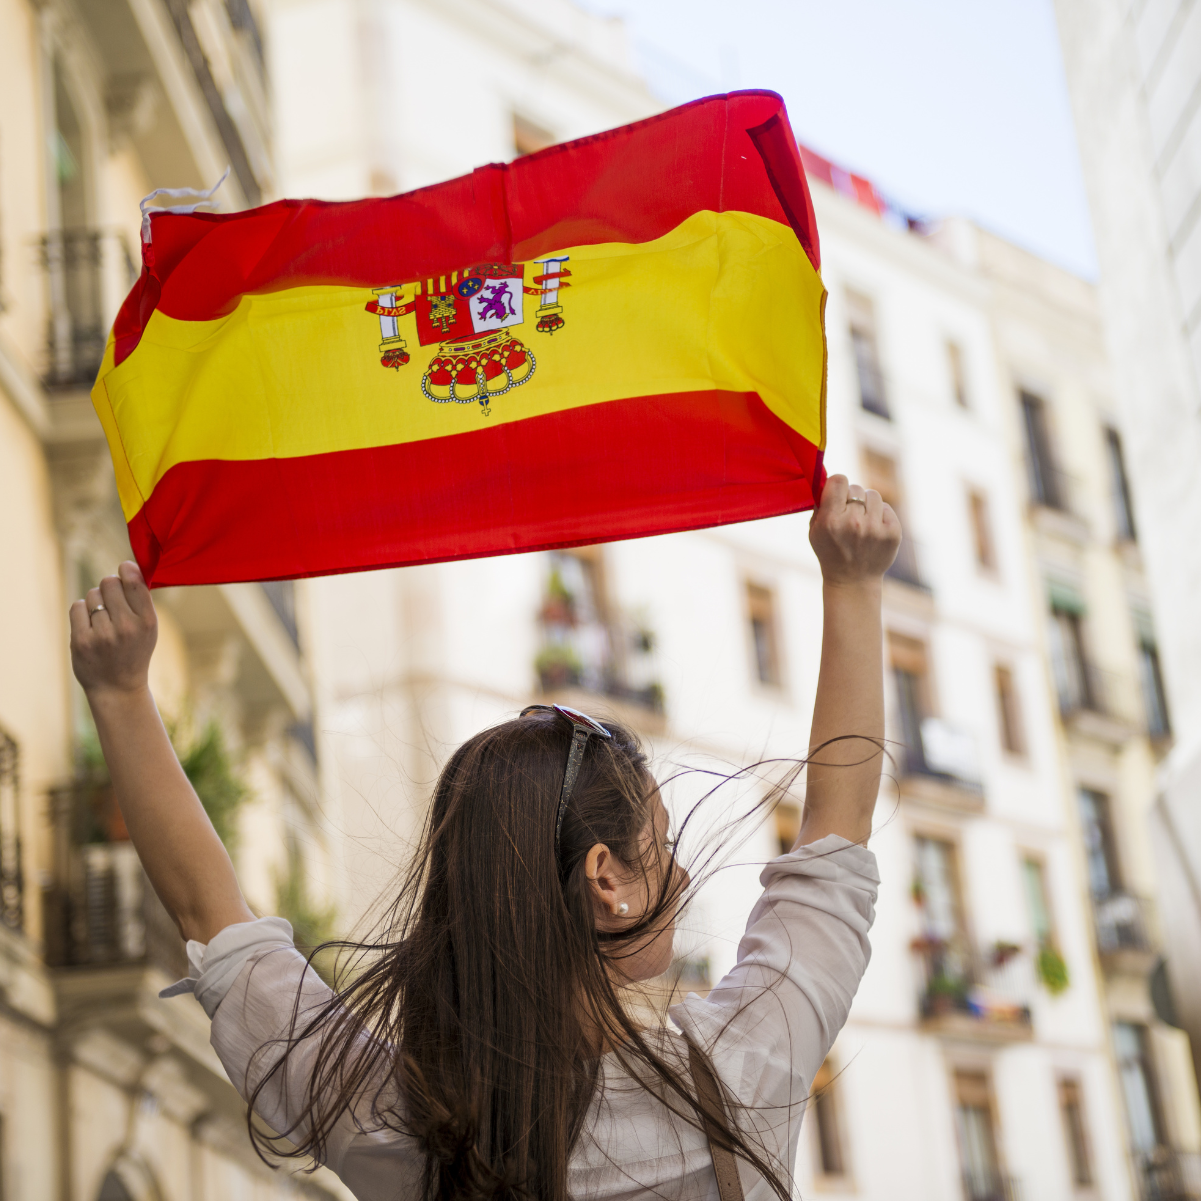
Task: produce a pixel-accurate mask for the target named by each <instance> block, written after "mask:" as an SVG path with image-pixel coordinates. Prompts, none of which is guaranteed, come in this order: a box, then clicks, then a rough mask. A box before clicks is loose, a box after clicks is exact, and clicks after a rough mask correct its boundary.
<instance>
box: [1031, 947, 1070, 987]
mask: <svg viewBox="0 0 1201 1201" xmlns="http://www.w3.org/2000/svg"><path fill="white" fill-rule="evenodd" d="M1034 970H1035V971H1036V972H1037V973H1038V978H1039V980H1040V981H1041V983H1042V986H1043V988H1045V989H1046V990H1047V992H1049V993H1050V994H1051V996H1053V997H1057V996H1059V994H1060V993H1061V992H1066V991H1067V987H1068V985H1069V984H1070V983H1071V979H1070V977H1069V976H1068V965H1067V961H1066V960H1065V959H1064V957H1063V955H1062V954H1060V951H1059V948H1058V947H1057V946H1055V944H1054V943H1050V942H1045V943H1043V945H1042V946H1041V947H1039V949H1038V958H1037V959H1036V960H1035V961H1034Z"/></svg>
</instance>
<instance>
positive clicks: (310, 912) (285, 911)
mask: <svg viewBox="0 0 1201 1201" xmlns="http://www.w3.org/2000/svg"><path fill="white" fill-rule="evenodd" d="M275 909H276V912H277V913H278V914H279V916H280V917H282V918H285V919H286V920H287V921H289V922H290V923H291V924H292V941H293V942H294V943H295V944H296V946H297V948H298V949H299V950H301V951H303V952H304V953H305V954H308V952H310V951H312V950H313V949H314V948H315V947H319V946H321V944H322V943H324V942H329V941H330V940H331V939H333V938H335V937H336V930H335V924H334V923H335V921H336V919H337V909H336V907H335V906H333V905H318V904H316V903H315V902H314V901H313V899H312V897H311V895H310V894H309V886H308V879H307V877H306V875H305V871H304V864H303V862H302V861H301V856H300V853H299V851H297V850H296V849H295V848H291V849H289V851H288V861H287V867H286V869H285V870H284V871H283V872H277V873H276V876H275ZM313 967H314V969H316V971H317V974H318V975H319V976H320V977H321V978H322V979H323V980H324V981H325V982H326V983H327V984H330V985H332V984H333V982H334V973H335V967H336V954H335V952H334V950H333V949H329V950H324V951H319V952H318V953H317V954H316V955H314V956H313Z"/></svg>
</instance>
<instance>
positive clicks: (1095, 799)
mask: <svg viewBox="0 0 1201 1201" xmlns="http://www.w3.org/2000/svg"><path fill="white" fill-rule="evenodd" d="M1077 800H1078V802H1079V805H1080V825H1081V832H1082V834H1083V836H1084V855H1085V859H1086V861H1087V864H1088V886H1089V891H1090V892H1091V893H1092V894H1093V897H1094V899H1097V898H1104V897H1108V896H1109V895H1110V894H1111V893H1114V892H1116V891H1117V890H1118V886H1119V883H1120V879H1121V876H1120V873H1119V871H1118V862H1117V854H1116V847H1115V844H1114V839H1113V826H1112V824H1111V823H1110V815H1109V797H1107V796H1106V795H1105V793H1103V792H1098V791H1097V790H1096V789H1095V788H1081V789H1080V791H1079V792H1078V793H1077Z"/></svg>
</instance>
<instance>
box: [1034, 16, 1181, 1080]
mask: <svg viewBox="0 0 1201 1201" xmlns="http://www.w3.org/2000/svg"><path fill="white" fill-rule="evenodd" d="M1055 10H1056V14H1057V17H1058V21H1059V31H1060V41H1061V44H1062V48H1063V58H1064V65H1065V67H1066V71H1067V80H1068V86H1069V91H1070V93H1071V99H1072V107H1073V111H1074V114H1075V119H1076V131H1077V135H1078V139H1079V145H1080V156H1081V163H1082V166H1083V168H1084V179H1085V184H1086V187H1087V189H1088V196H1089V204H1090V209H1091V212H1092V218H1093V229H1094V233H1095V236H1096V244H1097V256H1098V260H1099V264H1100V268H1101V278H1100V281H1099V295H1100V299H1101V307H1102V313H1103V317H1104V323H1105V333H1106V338H1107V342H1108V348H1109V353H1110V358H1111V360H1112V363H1113V368H1114V373H1115V374H1114V381H1115V395H1116V396H1117V397H1118V398H1119V399H1120V404H1119V405H1117V407H1116V409H1115V411H1114V417H1115V419H1116V421H1117V423H1118V427H1119V428H1120V430H1121V434H1122V438H1123V441H1124V445H1125V447H1126V450H1127V455H1128V462H1129V468H1130V483H1131V492H1132V501H1133V509H1134V512H1135V517H1136V520H1137V523H1138V532H1139V546H1140V549H1141V553H1142V554H1143V555H1144V556H1145V562H1146V570H1147V574H1148V576H1149V578H1150V580H1151V582H1152V584H1153V585H1154V587H1153V592H1152V608H1153V612H1154V615H1155V618H1156V629H1157V631H1158V634H1159V639H1160V641H1159V646H1160V652H1161V653H1160V660H1161V662H1162V669H1163V674H1164V682H1165V685H1166V691H1167V698H1168V702H1169V705H1170V715H1171V727H1172V736H1173V746H1172V747H1171V749H1170V751H1169V752H1168V754H1167V756H1166V758H1165V759H1164V762H1163V764H1162V768H1161V773H1160V785H1161V787H1160V794H1159V797H1158V799H1157V801H1156V803H1155V806H1154V808H1153V810H1152V814H1151V817H1152V831H1153V839H1154V862H1155V867H1156V878H1157V893H1158V896H1159V898H1160V901H1161V912H1162V915H1163V919H1164V935H1165V939H1166V943H1167V950H1168V962H1167V974H1166V982H1167V991H1168V994H1169V995H1170V997H1171V1001H1172V1004H1173V1006H1174V1009H1175V1011H1176V1012H1175V1020H1176V1021H1178V1022H1179V1023H1180V1025H1181V1026H1182V1027H1183V1028H1184V1029H1185V1030H1187V1031H1188V1033H1189V1036H1190V1038H1191V1040H1192V1047H1193V1057H1194V1063H1195V1064H1196V1065H1197V1066H1198V1070H1199V1071H1201V804H1199V801H1201V626H1199V625H1198V622H1197V604H1196V597H1197V594H1198V589H1199V588H1201V551H1199V550H1198V544H1197V538H1196V536H1195V533H1194V531H1195V530H1196V528H1197V524H1198V522H1199V521H1201V480H1199V479H1198V475H1197V470H1196V464H1197V462H1198V459H1199V457H1201V388H1199V386H1198V372H1199V370H1201V225H1199V223H1198V220H1197V218H1198V216H1199V215H1201V121H1199V120H1198V105H1197V98H1198V96H1199V95H1201V14H1198V13H1197V12H1196V11H1195V9H1194V7H1193V5H1191V4H1189V3H1184V2H1183V0H1162V2H1159V3H1126V2H1125V0H1056V4H1055Z"/></svg>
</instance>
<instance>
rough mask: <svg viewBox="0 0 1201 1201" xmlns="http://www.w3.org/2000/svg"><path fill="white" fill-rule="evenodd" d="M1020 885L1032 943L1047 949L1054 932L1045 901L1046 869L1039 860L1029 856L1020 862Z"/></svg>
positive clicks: (1052, 939)
mask: <svg viewBox="0 0 1201 1201" xmlns="http://www.w3.org/2000/svg"><path fill="white" fill-rule="evenodd" d="M1022 884H1023V886H1024V888H1025V892H1026V908H1027V910H1029V913H1030V928H1031V929H1032V930H1033V931H1034V941H1035V943H1036V944H1037V945H1038V946H1040V947H1049V946H1051V945H1052V943H1053V942H1054V941H1055V931H1054V929H1053V927H1052V925H1051V906H1050V904H1049V903H1048V901H1047V876H1046V869H1045V868H1044V866H1043V864H1042V861H1041V860H1039V859H1035V858H1034V857H1033V856H1031V855H1027V856H1026V857H1025V858H1024V859H1023V860H1022Z"/></svg>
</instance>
